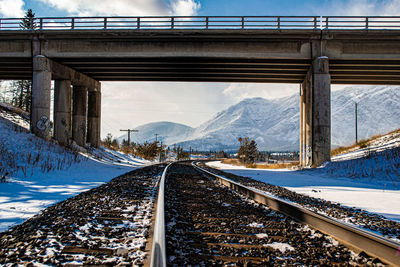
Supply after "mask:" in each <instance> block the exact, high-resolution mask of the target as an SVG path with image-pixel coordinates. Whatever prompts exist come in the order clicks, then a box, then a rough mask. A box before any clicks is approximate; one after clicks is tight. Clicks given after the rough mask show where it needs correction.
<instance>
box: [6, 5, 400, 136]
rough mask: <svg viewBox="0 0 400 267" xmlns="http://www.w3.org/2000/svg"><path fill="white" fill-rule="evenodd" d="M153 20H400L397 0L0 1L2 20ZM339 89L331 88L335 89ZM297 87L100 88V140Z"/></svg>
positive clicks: (190, 121)
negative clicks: (28, 16)
mask: <svg viewBox="0 0 400 267" xmlns="http://www.w3.org/2000/svg"><path fill="white" fill-rule="evenodd" d="M28 8H31V9H33V11H34V12H35V14H36V16H37V17H55V16H156V15H187V16H189V15H200V16H202V15H210V16H211V15H219V16H223V15H240V16H246V15H247V16H250V15H255V16H256V15H259V16H268V15H273V16H279V15H291V16H293V15H307V16H314V15H317V16H321V15H368V16H372V15H397V16H398V15H400V0H301V1H299V0H246V1H243V0H100V1H99V0H0V16H1V17H22V16H23V15H24V13H25V11H26V10H27V9H28ZM341 88H343V86H341V87H338V86H336V87H335V86H333V90H340V89H341ZM298 90H299V86H298V85H287V84H224V83H150V82H129V83H128V82H103V83H102V92H103V95H102V104H103V105H102V136H105V135H106V134H107V133H112V134H113V135H117V136H118V135H120V133H119V129H122V128H123V129H127V128H134V127H136V126H139V125H141V124H145V123H148V122H155V121H173V122H178V123H183V124H186V125H189V126H192V127H196V126H198V125H199V124H201V123H202V122H204V121H206V120H208V119H210V118H211V117H212V116H213V115H214V114H215V113H217V112H218V111H221V110H222V109H224V108H227V107H228V106H230V105H232V104H235V103H237V102H239V101H240V100H242V99H244V98H248V97H264V98H277V97H284V96H288V95H291V94H295V93H298Z"/></svg>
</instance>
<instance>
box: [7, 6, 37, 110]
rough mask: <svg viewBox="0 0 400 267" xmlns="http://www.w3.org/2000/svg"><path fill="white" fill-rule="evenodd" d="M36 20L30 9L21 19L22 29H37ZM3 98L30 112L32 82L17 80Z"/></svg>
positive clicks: (10, 85) (11, 84)
mask: <svg viewBox="0 0 400 267" xmlns="http://www.w3.org/2000/svg"><path fill="white" fill-rule="evenodd" d="M35 20H36V18H35V13H33V11H32V9H28V11H27V12H26V13H25V17H24V18H22V19H21V22H20V27H21V29H23V30H35V29H37V23H36V22H35ZM2 98H3V100H5V101H6V102H8V103H9V104H11V105H13V106H15V107H18V108H20V109H23V110H25V111H27V112H30V110H31V101H32V81H31V80H16V81H13V82H11V83H10V84H9V86H8V88H7V90H6V91H4V95H3V96H2Z"/></svg>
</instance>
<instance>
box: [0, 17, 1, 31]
mask: <svg viewBox="0 0 400 267" xmlns="http://www.w3.org/2000/svg"><path fill="white" fill-rule="evenodd" d="M0 30H1V19H0Z"/></svg>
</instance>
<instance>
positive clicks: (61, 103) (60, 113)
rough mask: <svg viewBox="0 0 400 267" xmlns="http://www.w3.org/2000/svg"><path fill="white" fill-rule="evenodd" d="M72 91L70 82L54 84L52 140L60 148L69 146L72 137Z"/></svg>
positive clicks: (61, 81)
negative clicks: (60, 146) (55, 141)
mask: <svg viewBox="0 0 400 267" xmlns="http://www.w3.org/2000/svg"><path fill="white" fill-rule="evenodd" d="M71 105H72V89H71V81H70V80H55V82H54V139H56V140H57V141H58V143H59V144H60V145H62V146H67V145H69V142H70V140H71V137H72V132H71V111H72V106H71Z"/></svg>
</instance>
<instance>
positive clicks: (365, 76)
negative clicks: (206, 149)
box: [0, 29, 400, 166]
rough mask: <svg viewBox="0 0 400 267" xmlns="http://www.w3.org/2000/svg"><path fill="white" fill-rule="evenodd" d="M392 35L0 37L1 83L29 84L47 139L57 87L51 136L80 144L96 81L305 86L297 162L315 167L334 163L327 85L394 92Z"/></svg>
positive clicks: (35, 124)
mask: <svg viewBox="0 0 400 267" xmlns="http://www.w3.org/2000/svg"><path fill="white" fill-rule="evenodd" d="M398 36H400V31H399V30H391V31H387V30H374V31H365V30H333V31H331V30H326V31H325V30H316V29H314V30H300V29H299V30H73V31H60V30H54V31H51V30H49V31H46V30H44V31H34V32H31V31H4V32H2V31H0V80H7V79H12V80H19V79H32V80H33V99H32V101H33V102H32V120H31V129H32V131H33V132H34V133H35V134H37V135H39V136H42V137H44V138H48V137H49V130H48V129H46V130H45V131H42V130H41V129H42V128H46V127H44V126H46V125H47V124H46V123H47V119H48V116H49V114H50V83H51V80H52V79H53V80H55V81H56V82H55V101H54V105H55V106H54V110H55V112H54V114H55V115H54V116H55V117H54V123H55V126H54V127H55V129H54V130H55V131H54V133H55V138H56V139H57V140H58V141H59V142H60V143H62V144H68V143H70V141H71V140H73V141H75V142H76V143H77V144H79V145H81V146H85V145H86V142H87V141H89V142H90V143H91V144H92V145H94V146H98V145H99V139H100V113H101V112H100V110H101V105H100V102H101V96H100V83H99V82H100V81H155V82H156V81H170V82H226V83H232V82H242V83H296V84H301V85H302V86H301V95H300V163H301V165H302V166H317V165H320V164H321V163H322V162H324V161H328V160H330V149H331V147H330V131H331V129H330V127H331V121H330V92H331V91H330V88H331V84H377V85H379V84H382V85H400V75H399V74H400V45H399V42H400V39H399V38H398ZM87 105H88V106H87ZM44 118H45V119H44ZM65 121H67V123H65Z"/></svg>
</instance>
